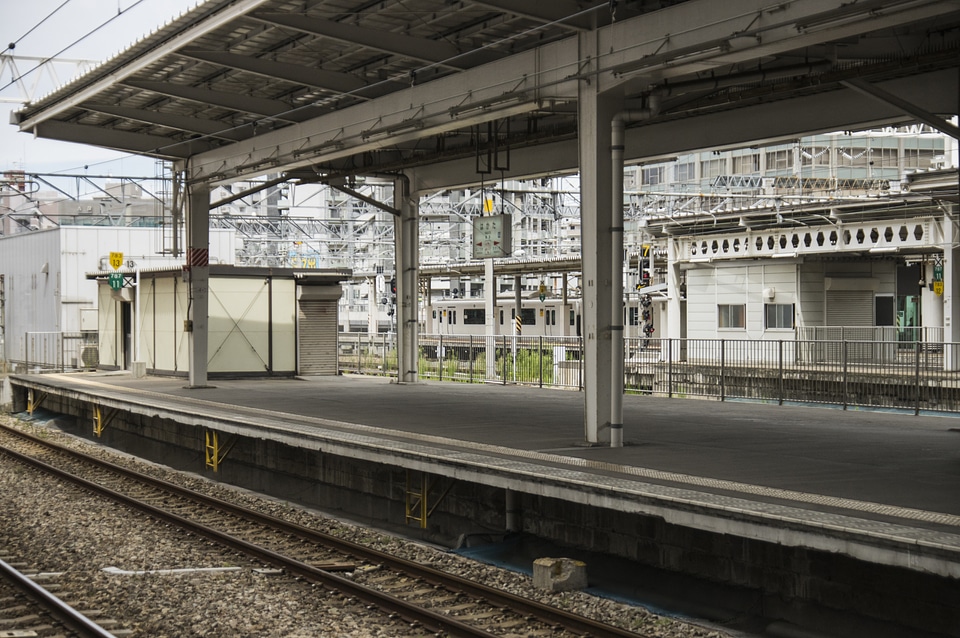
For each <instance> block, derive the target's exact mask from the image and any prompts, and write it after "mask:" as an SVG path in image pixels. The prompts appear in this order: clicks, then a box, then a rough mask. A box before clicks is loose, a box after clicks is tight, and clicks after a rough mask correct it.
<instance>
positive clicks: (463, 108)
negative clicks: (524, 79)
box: [450, 92, 527, 117]
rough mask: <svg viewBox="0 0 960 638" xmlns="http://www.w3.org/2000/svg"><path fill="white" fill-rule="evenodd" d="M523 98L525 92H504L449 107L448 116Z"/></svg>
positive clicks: (489, 107)
mask: <svg viewBox="0 0 960 638" xmlns="http://www.w3.org/2000/svg"><path fill="white" fill-rule="evenodd" d="M525 99H527V94H526V93H523V92H520V93H504V94H503V95H497V96H494V97H491V98H487V99H485V100H477V101H476V102H468V103H466V104H460V105H459V106H454V107H451V108H450V117H456V116H458V115H464V114H465V113H472V112H474V111H486V110H489V109H492V108H493V107H495V106H502V105H504V104H509V103H512V102H522V101H524V100H525Z"/></svg>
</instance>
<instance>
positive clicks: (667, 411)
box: [10, 373, 960, 636]
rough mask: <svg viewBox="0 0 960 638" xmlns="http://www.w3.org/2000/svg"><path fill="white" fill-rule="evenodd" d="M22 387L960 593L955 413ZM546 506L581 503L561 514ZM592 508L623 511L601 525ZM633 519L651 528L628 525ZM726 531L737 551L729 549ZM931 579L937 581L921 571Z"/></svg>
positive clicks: (802, 581) (321, 383)
mask: <svg viewBox="0 0 960 638" xmlns="http://www.w3.org/2000/svg"><path fill="white" fill-rule="evenodd" d="M10 382H11V384H12V387H13V389H14V403H15V406H16V407H17V408H19V409H23V407H24V401H25V400H26V397H27V395H26V393H27V392H28V391H31V390H32V391H33V401H34V402H37V401H38V398H39V397H41V396H46V397H56V398H57V400H58V401H61V402H63V401H69V402H73V403H74V404H76V405H80V404H85V405H88V406H91V405H96V406H99V407H100V408H101V409H103V410H114V411H122V412H124V413H127V414H131V415H140V416H141V417H142V418H144V419H147V418H149V419H164V420H168V421H175V422H177V423H180V424H183V425H185V426H188V427H195V428H206V429H215V430H217V431H219V432H223V433H225V434H226V435H229V436H233V437H242V438H245V439H250V440H255V441H259V442H260V443H261V444H263V445H266V444H276V445H284V446H290V447H294V448H301V449H305V450H312V451H314V452H315V453H316V452H319V453H320V454H323V455H333V456H336V457H339V458H349V459H353V460H354V461H355V462H361V463H370V464H375V465H382V466H389V467H392V468H395V469H402V470H404V471H406V472H407V473H408V477H409V473H410V472H418V473H423V474H425V475H430V476H433V477H438V478H439V479H446V480H448V481H459V482H466V483H470V484H473V485H476V486H480V490H481V491H479V492H478V493H477V494H476V495H474V497H473V498H474V500H483V498H482V495H483V494H488V495H489V494H490V490H494V491H503V492H504V493H505V494H506V496H505V497H504V500H503V507H505V508H506V509H507V510H508V511H507V513H506V514H504V516H505V519H504V520H505V521H506V522H505V525H506V526H507V527H510V526H511V525H514V526H516V525H517V524H518V523H517V522H516V520H513V519H511V518H510V517H511V515H514V516H517V517H518V518H519V519H520V520H521V522H520V523H519V525H520V527H522V528H523V529H525V530H527V529H530V530H531V531H534V532H536V531H539V530H542V529H543V528H545V527H548V526H549V525H550V524H553V525H554V526H557V521H558V520H560V519H563V518H565V517H568V518H569V517H572V518H576V519H577V520H578V521H579V522H578V525H579V526H580V527H582V528H584V529H583V530H581V532H579V533H581V534H583V535H587V536H590V535H592V537H593V538H595V539H599V540H597V542H598V543H599V544H602V545H604V547H603V549H605V550H608V551H613V552H614V553H621V554H623V555H625V556H627V557H629V558H631V559H644V558H645V557H646V558H648V559H649V558H650V557H651V556H653V555H654V554H655V558H652V559H651V562H654V563H659V565H658V566H659V567H666V568H678V569H682V570H686V571H693V572H697V571H700V572H702V573H701V575H704V576H706V577H708V578H718V579H723V578H729V579H732V580H733V581H736V582H737V584H739V585H747V586H752V585H754V584H757V581H762V580H764V579H768V580H769V574H770V570H771V565H773V566H774V567H775V569H774V571H777V572H778V573H779V572H783V573H781V575H780V576H778V577H777V578H779V579H780V580H781V581H783V582H781V583H780V584H771V583H767V584H764V585H762V587H764V588H769V589H770V590H771V591H774V590H776V591H777V595H778V596H779V597H781V598H789V597H791V596H798V595H804V596H807V595H809V596H811V597H812V599H815V600H816V602H818V603H825V604H826V605H827V606H830V605H831V604H834V603H829V602H826V600H825V599H829V598H830V597H831V594H829V593H828V592H825V591H819V589H821V588H827V584H826V583H825V582H824V581H832V582H833V583H834V584H835V585H836V587H845V588H846V592H847V593H846V594H840V595H839V596H840V598H843V597H844V596H847V597H849V595H850V594H849V592H850V591H851V590H856V588H857V587H858V584H857V583H860V585H862V584H863V583H864V582H866V581H870V582H871V587H877V588H879V589H881V590H887V589H889V590H891V592H893V591H894V590H897V589H900V588H903V587H904V586H908V587H911V588H913V589H914V590H915V591H914V593H913V594H911V595H916V596H919V597H920V598H924V597H927V598H929V597H930V596H929V594H927V593H924V592H926V591H927V588H929V591H941V592H943V591H945V590H944V586H945V585H946V586H947V590H949V591H953V592H957V591H960V489H957V486H958V484H960V419H957V418H954V417H933V416H921V417H916V416H913V415H908V414H898V413H885V412H873V411H853V410H846V411H844V410H837V409H830V408H826V407H797V406H779V405H769V404H762V403H743V402H717V401H707V400H689V399H663V398H652V397H644V396H625V397H624V404H623V406H624V407H623V410H624V446H623V447H620V448H610V447H607V446H591V445H587V444H585V443H584V440H583V439H584V437H583V424H582V422H583V416H582V413H583V395H582V393H579V392H575V391H561V390H543V389H537V388H529V387H520V386H502V385H481V384H473V385H471V384H457V383H440V382H424V383H418V384H410V385H404V384H397V383H395V382H392V381H391V380H390V379H389V378H385V377H366V376H353V375H343V376H337V377H309V378H298V379H266V380H265V379H256V380H216V381H213V382H212V386H213V387H209V388H203V389H188V388H185V387H184V381H183V379H177V378H157V377H146V378H134V377H133V376H131V375H129V374H124V373H79V374H59V375H58V374H52V375H14V376H12V377H11V378H10ZM51 409H54V410H56V409H57V408H51ZM78 414H79V412H78ZM137 427H142V425H140V426H137V425H134V426H132V429H133V430H135V429H136V428H137ZM226 462H227V463H229V460H227V461H226ZM407 480H408V483H407V488H408V489H409V478H408V479H407ZM482 490H488V491H487V492H483V491H482ZM427 494H428V492H427V490H424V492H423V495H424V496H425V497H426V496H427ZM511 495H513V496H511ZM517 495H519V496H517ZM425 500H426V498H425ZM548 501H549V502H552V503H562V504H567V505H569V506H570V507H573V508H578V509H575V510H568V511H567V512H566V513H564V512H563V511H562V508H560V507H559V506H557V507H556V508H552V507H546V506H545V505H544V504H545V503H546V502H548ZM407 505H408V508H407V509H408V512H407V513H408V515H409V503H408V504H407ZM512 508H515V509H516V510H517V512H516V513H515V514H511V511H510V510H511V509H512ZM579 508H592V509H596V510H603V511H606V512H608V513H609V512H614V513H616V514H615V516H614V518H610V517H609V515H604V514H599V515H597V516H596V518H595V520H596V521H599V522H597V523H596V524H587V523H584V522H583V520H582V519H583V518H584V514H583V509H579ZM481 509H482V508H481ZM499 514H502V512H501V513H499ZM624 516H633V517H639V518H640V519H643V520H645V521H654V523H650V524H647V526H646V527H645V526H644V524H640V525H639V526H637V527H630V526H629V525H627V526H626V527H628V528H629V529H623V528H624V527H625V519H624V518H623V517H624ZM591 520H594V519H591ZM547 521H549V522H547ZM422 522H423V523H424V526H426V523H427V521H426V517H424V520H423V521H422ZM538 525H539V526H540V527H539V528H538ZM631 525H632V524H631ZM651 526H652V528H653V531H649V530H650V529H651ZM586 528H589V530H587V529H586ZM642 530H648V531H649V533H646V532H643V531H642ZM678 530H682V531H678ZM575 534H576V533H574V535H575ZM641 536H645V537H644V538H639V537H641ZM707 538H709V539H712V540H705V539H707ZM716 539H726V540H725V543H726V545H727V546H725V547H724V548H718V545H719V543H718V542H717V541H716ZM557 540H560V541H561V542H563V541H568V542H576V539H571V538H570V537H569V536H568V537H566V538H562V539H557ZM704 545H710V546H711V547H710V548H709V549H704ZM654 546H656V547H654ZM670 548H673V549H672V550H671V549H670ZM759 548H766V549H759ZM770 548H774V549H773V550H771V549H770ZM777 552H779V553H778V554H777V556H776V557H772V558H771V556H770V555H768V556H766V557H764V558H760V557H759V555H760V554H765V553H766V554H771V555H772V554H773V553H777ZM798 552H799V553H798ZM707 554H712V557H711V558H710V559H709V560H706V562H708V563H711V562H712V567H704V566H702V565H701V566H696V565H691V562H692V560H691V558H690V557H691V556H694V555H697V556H700V559H698V560H697V561H696V562H703V560H705V556H706V555H707ZM824 556H826V557H834V558H840V559H842V560H843V561H845V562H844V563H843V566H842V567H838V566H837V565H836V564H833V565H832V566H831V567H830V568H828V569H827V571H828V572H830V573H831V576H829V577H824V576H823V575H822V574H819V573H815V572H818V569H819V568H817V567H816V564H817V563H818V561H820V560H821V558H820V557H824ZM761 562H762V563H763V565H760V564H759V563H761ZM799 563H803V564H802V565H801V564H799ZM738 570H742V571H743V573H742V574H738ZM878 570H880V571H878ZM883 570H887V571H889V573H883V574H882V575H881V572H882V571H883ZM708 572H709V573H708ZM761 572H762V573H764V574H767V575H766V576H763V575H760V574H761ZM787 572H789V573H790V574H789V576H788V575H787ZM841 572H842V573H841ZM905 577H907V578H908V579H917V580H916V582H914V581H913V580H907V581H904V578H905ZM927 578H929V579H932V581H931V583H929V584H918V583H919V582H920V581H921V580H923V579H927ZM844 579H847V580H848V581H850V582H847V583H846V584H841V583H842V581H844ZM787 581H789V584H784V582H787ZM888 581H889V582H888ZM878 583H886V584H878ZM898 583H899V584H898ZM785 589H786V590H789V591H784V590H785ZM813 590H817V591H813ZM884 595H885V594H884ZM890 595H891V596H895V594H893V593H891V594H890ZM942 595H943V596H947V594H946V593H944V594H942ZM951 595H952V594H951ZM882 598H883V596H881V595H880V594H878V596H877V599H876V600H875V601H874V602H872V603H869V604H867V606H868V607H870V608H871V609H866V608H864V609H857V611H858V612H859V613H862V614H864V615H867V616H876V618H878V619H879V620H878V622H880V623H881V624H883V621H884V618H883V615H884V613H897V614H900V615H906V616H909V617H910V618H904V619H903V620H904V622H905V624H906V626H911V625H913V624H915V623H914V620H916V619H915V618H914V617H915V616H916V617H921V616H923V617H926V618H928V620H923V621H918V622H919V624H925V623H926V624H927V625H930V624H932V626H924V627H922V629H923V630H924V631H927V632H930V635H937V634H939V633H940V628H941V625H943V626H948V627H949V626H952V627H953V629H952V630H947V631H944V632H943V635H956V632H958V631H960V630H958V629H957V627H960V623H958V622H957V619H958V618H960V610H958V605H957V603H956V600H957V599H956V598H954V599H953V600H952V601H947V600H946V599H944V600H941V601H937V602H935V603H931V604H933V605H934V607H936V610H935V612H933V616H934V619H933V620H929V618H930V615H931V608H930V607H925V608H924V609H923V610H920V609H917V610H911V611H910V612H909V613H908V612H905V611H904V610H903V609H902V608H901V609H899V610H897V611H896V612H893V611H890V610H887V611H884V610H883V609H875V607H880V608H883V607H886V606H887V605H888V603H885V602H883V601H882ZM887 620H889V619H887ZM898 620H899V616H898ZM874 635H878V636H879V635H883V634H881V633H876V634H874ZM893 635H896V634H893Z"/></svg>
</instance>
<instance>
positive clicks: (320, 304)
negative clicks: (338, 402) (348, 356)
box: [297, 286, 340, 375]
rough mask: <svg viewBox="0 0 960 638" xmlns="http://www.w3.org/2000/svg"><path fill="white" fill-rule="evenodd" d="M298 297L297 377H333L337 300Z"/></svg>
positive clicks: (336, 365) (337, 368)
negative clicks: (299, 375) (300, 375)
mask: <svg viewBox="0 0 960 638" xmlns="http://www.w3.org/2000/svg"><path fill="white" fill-rule="evenodd" d="M336 288H337V292H338V294H337V298H336V299H323V298H315V297H314V296H312V295H310V296H308V295H302V296H301V298H300V299H299V300H298V302H297V334H298V335H299V339H298V341H299V345H298V355H299V365H298V373H299V374H302V375H336V374H338V373H339V372H340V370H339V362H338V361H337V299H339V290H340V288H339V286H337V287H336Z"/></svg>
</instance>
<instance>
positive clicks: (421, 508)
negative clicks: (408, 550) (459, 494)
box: [404, 470, 453, 529]
mask: <svg viewBox="0 0 960 638" xmlns="http://www.w3.org/2000/svg"><path fill="white" fill-rule="evenodd" d="M435 485H436V481H428V480H427V473H426V472H416V471H414V470H407V487H406V490H405V491H404V506H405V508H406V522H407V523H419V525H420V529H426V528H427V520H429V518H430V515H431V514H433V512H434V511H435V510H436V509H437V506H438V505H439V504H440V503H441V502H443V499H444V498H445V497H446V496H447V494H448V493H449V492H450V489H451V488H452V487H453V483H452V482H451V483H450V485H448V486H447V488H446V489H445V490H444V491H443V493H442V494H441V495H440V496H439V497H438V498H437V499H436V501H435V502H434V503H433V505H432V506H430V504H429V495H430V490H432V489H433V488H434V486H435Z"/></svg>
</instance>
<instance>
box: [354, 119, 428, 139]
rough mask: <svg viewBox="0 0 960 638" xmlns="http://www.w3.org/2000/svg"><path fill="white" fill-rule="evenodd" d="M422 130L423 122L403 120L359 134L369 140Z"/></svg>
mask: <svg viewBox="0 0 960 638" xmlns="http://www.w3.org/2000/svg"><path fill="white" fill-rule="evenodd" d="M422 128H423V120H414V119H409V120H403V121H402V122H397V123H396V124H390V125H388V126H381V127H380V128H371V129H367V130H366V131H362V132H361V133H360V137H362V138H363V139H365V140H368V139H370V138H371V137H379V136H387V135H392V134H394V133H400V132H405V131H413V130H417V129H422Z"/></svg>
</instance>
